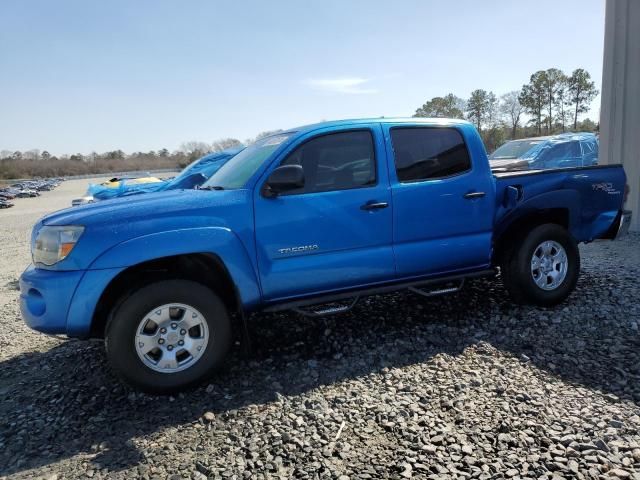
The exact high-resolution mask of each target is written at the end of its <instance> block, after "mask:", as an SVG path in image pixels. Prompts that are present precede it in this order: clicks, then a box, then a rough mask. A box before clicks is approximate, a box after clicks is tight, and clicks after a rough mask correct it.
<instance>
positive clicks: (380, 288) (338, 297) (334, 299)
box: [260, 268, 497, 313]
mask: <svg viewBox="0 0 640 480" xmlns="http://www.w3.org/2000/svg"><path fill="white" fill-rule="evenodd" d="M496 274H497V270H496V269H495V268H488V269H485V270H478V271H474V272H466V273H461V274H458V275H449V276H445V277H435V278H421V279H415V280H413V281H405V282H398V283H388V284H383V285H376V286H371V287H368V288H362V289H353V290H347V291H342V292H335V293H330V294H326V295H321V296H315V297H307V298H298V299H290V300H284V301H282V300H281V301H278V302H274V303H272V304H270V305H267V306H266V307H263V308H262V309H260V310H261V311H263V312H281V311H283V310H293V311H298V310H302V308H301V307H308V306H312V307H313V306H315V307H318V306H322V305H327V304H330V303H338V302H341V301H350V300H351V299H353V298H356V297H365V296H369V295H378V294H383V293H389V292H395V291H398V290H403V289H405V288H409V289H410V288H411V287H414V288H416V289H419V290H423V291H425V289H426V288H427V287H432V288H433V289H432V290H431V292H434V291H436V292H437V291H438V290H443V288H442V286H443V285H446V284H448V283H449V284H450V283H454V282H460V283H461V282H462V280H466V279H471V278H480V277H489V276H495V275H496ZM461 287H462V284H460V285H459V286H458V287H456V290H448V291H446V292H442V293H453V292H454V291H457V290H459V289H460V288H461ZM427 292H428V291H427ZM354 305H355V303H354ZM335 308H341V307H335ZM350 309H351V308H349V309H346V310H340V312H339V313H341V312H343V311H348V310H350ZM332 312H333V310H332ZM305 313H306V311H305Z"/></svg>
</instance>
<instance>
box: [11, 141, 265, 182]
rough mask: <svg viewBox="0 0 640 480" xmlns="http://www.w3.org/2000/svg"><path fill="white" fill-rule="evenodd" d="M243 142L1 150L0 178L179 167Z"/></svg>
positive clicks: (191, 142) (178, 168) (195, 142)
mask: <svg viewBox="0 0 640 480" xmlns="http://www.w3.org/2000/svg"><path fill="white" fill-rule="evenodd" d="M277 131H278V130H271V131H266V132H262V133H259V134H258V135H257V136H256V137H255V138H252V139H247V140H245V142H244V143H245V144H249V143H252V142H254V141H255V140H258V139H260V138H263V137H265V136H267V135H271V134H272V133H275V132H277ZM241 145H243V142H241V141H240V140H238V139H236V138H221V139H219V140H216V141H214V142H212V143H207V142H200V141H189V142H184V143H182V144H181V145H180V148H179V149H178V150H175V151H173V152H170V151H169V150H168V149H166V148H163V149H160V150H157V151H156V150H152V151H149V152H134V153H131V154H127V153H125V152H123V151H122V150H113V151H108V152H104V153H96V152H92V153H90V154H88V155H83V154H81V153H76V154H73V155H60V156H56V155H52V154H51V153H49V152H48V151H47V150H43V151H40V150H37V149H33V150H27V151H25V152H21V151H14V152H12V151H9V150H2V151H0V179H10V178H31V177H64V176H70V175H92V174H101V173H110V172H127V171H135V170H160V169H176V170H181V169H182V168H184V167H186V166H187V165H189V164H190V163H191V162H192V161H194V160H196V159H197V158H200V157H202V156H203V155H206V154H207V153H211V152H220V151H222V150H226V149H228V148H233V147H239V146H241Z"/></svg>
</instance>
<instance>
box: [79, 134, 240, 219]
mask: <svg viewBox="0 0 640 480" xmlns="http://www.w3.org/2000/svg"><path fill="white" fill-rule="evenodd" d="M243 148H244V147H237V148H230V149H227V150H224V151H222V152H215V153H210V154H208V155H205V156H204V157H201V158H199V159H197V160H195V161H193V162H192V163H191V164H189V165H188V166H187V167H185V168H184V169H183V170H182V172H180V174H179V175H177V176H176V177H174V178H170V179H167V180H160V179H155V180H157V181H153V182H150V181H145V182H136V181H135V179H134V181H129V180H127V179H112V180H120V181H119V183H118V184H117V185H115V186H113V187H112V188H99V187H96V186H93V185H90V186H89V190H88V191H87V194H86V195H85V196H84V197H80V198H76V199H74V200H72V202H71V205H72V206H74V207H75V206H79V205H85V204H87V203H93V202H95V201H97V200H106V199H109V198H117V197H128V196H131V195H139V194H141V193H151V192H162V191H166V190H175V189H181V188H197V187H198V186H200V185H202V184H203V183H204V182H205V181H206V180H207V179H208V178H209V177H210V176H211V175H213V174H214V173H215V172H217V171H218V170H219V169H220V167H222V165H224V164H225V163H226V162H227V161H228V160H229V159H230V158H231V157H233V156H234V155H236V154H237V153H238V152H240V151H241V150H242V149H243Z"/></svg>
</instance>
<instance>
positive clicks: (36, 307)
mask: <svg viewBox="0 0 640 480" xmlns="http://www.w3.org/2000/svg"><path fill="white" fill-rule="evenodd" d="M83 274H84V272H82V271H73V272H58V271H52V270H42V269H38V268H35V267H34V266H33V265H30V266H29V267H28V268H27V269H26V270H25V271H24V273H23V274H22V276H21V277H20V310H21V312H22V318H24V321H25V323H26V324H27V325H28V326H29V327H30V328H33V329H34V330H38V331H39V332H43V333H49V334H61V333H67V312H68V311H69V306H70V305H71V300H72V298H73V294H74V293H75V291H76V288H77V286H78V283H80V280H81V279H82V275H83Z"/></svg>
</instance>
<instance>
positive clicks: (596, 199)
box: [494, 165, 626, 242]
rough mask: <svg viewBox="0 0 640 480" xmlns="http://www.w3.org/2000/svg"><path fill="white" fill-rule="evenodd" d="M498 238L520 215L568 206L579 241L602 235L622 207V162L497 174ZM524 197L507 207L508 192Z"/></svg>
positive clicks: (570, 227)
mask: <svg viewBox="0 0 640 480" xmlns="http://www.w3.org/2000/svg"><path fill="white" fill-rule="evenodd" d="M495 177H496V217H495V225H496V228H495V233H494V235H495V236H496V237H498V236H500V234H501V233H502V232H503V231H504V230H505V229H506V228H508V226H509V225H510V224H512V223H513V222H514V221H516V220H518V219H519V218H521V217H523V216H525V215H527V214H530V213H532V212H536V211H537V212H539V211H544V210H547V209H565V210H567V213H568V215H569V230H570V232H571V234H572V235H573V236H574V238H575V239H576V240H577V241H578V242H588V241H591V240H594V239H596V238H600V237H602V235H604V234H605V232H606V231H607V230H608V229H609V227H610V226H611V224H612V223H613V221H614V219H615V218H616V215H617V214H618V211H619V210H620V209H621V208H622V203H623V197H624V188H625V182H626V177H625V173H624V170H623V169H622V166H620V165H601V166H594V167H582V168H569V169H561V170H547V171H532V172H514V173H504V174H496V175H495ZM510 186H514V187H516V188H518V189H519V190H520V192H521V196H520V198H519V200H518V202H517V204H516V205H515V207H514V206H508V205H507V204H506V202H505V201H504V199H505V191H506V189H507V188H508V187H510Z"/></svg>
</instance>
